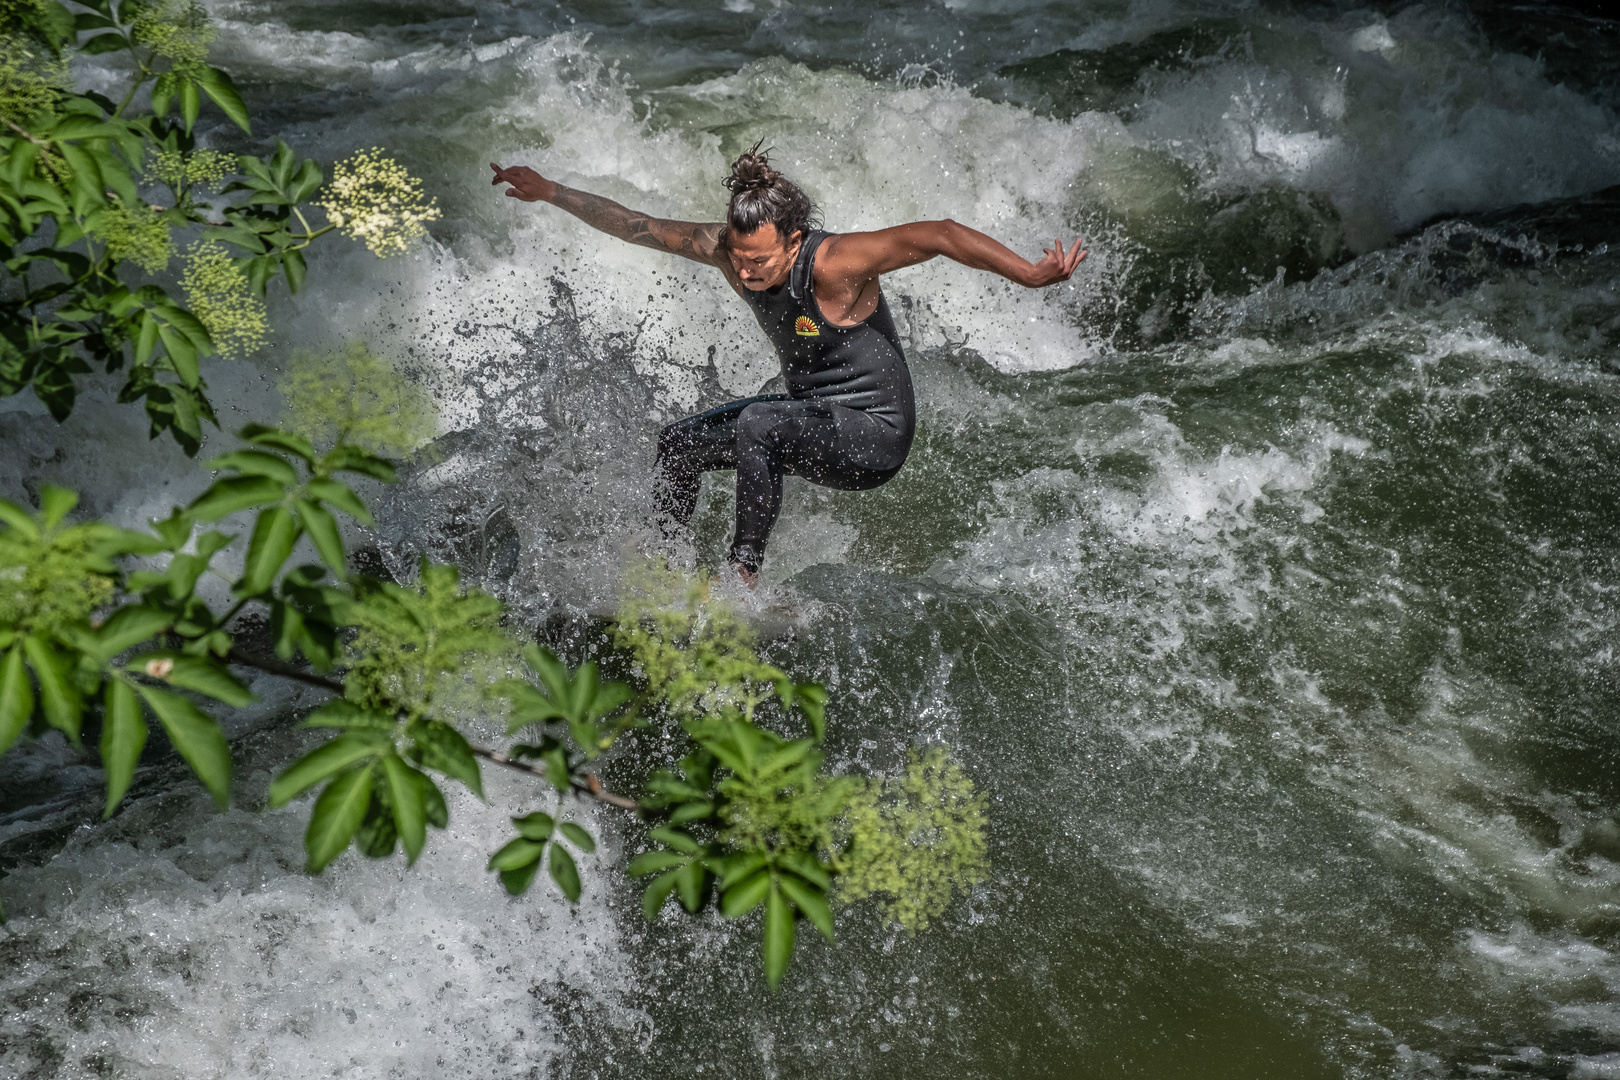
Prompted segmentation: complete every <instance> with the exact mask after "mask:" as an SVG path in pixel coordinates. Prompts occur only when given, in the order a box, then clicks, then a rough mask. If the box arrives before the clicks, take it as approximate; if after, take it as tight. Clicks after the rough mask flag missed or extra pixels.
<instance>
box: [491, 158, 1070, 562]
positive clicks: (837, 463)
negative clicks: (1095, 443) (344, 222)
mask: <svg viewBox="0 0 1620 1080" xmlns="http://www.w3.org/2000/svg"><path fill="white" fill-rule="evenodd" d="M490 168H492V169H494V170H495V178H494V180H493V181H491V182H492V183H494V184H503V183H504V184H510V185H511V187H509V188H508V189H507V191H506V194H507V195H509V196H511V197H512V198H514V199H522V200H523V201H525V202H548V203H551V204H552V205H553V206H557V207H560V208H562V209H563V210H566V211H568V212H569V213H570V214H573V215H574V216H575V217H577V218H579V219H580V220H581V221H583V222H585V223H586V224H587V225H590V226H592V227H593V228H596V229H600V230H601V231H602V232H605V233H607V234H608V235H609V236H616V237H618V238H619V239H620V240H627V241H629V242H630V243H632V244H640V245H642V246H643V247H650V248H655V249H657V250H658V251H667V252H669V253H670V254H672V255H681V256H684V257H685V258H688V259H692V260H693V261H695V262H700V263H706V264H708V265H710V266H713V267H715V268H717V269H718V270H719V271H720V272H721V273H722V274H724V275H725V277H726V281H727V282H729V283H730V284H731V287H732V288H733V289H735V290H736V291H737V295H738V296H741V297H742V298H743V300H744V301H746V302H747V304H748V306H749V307H750V308H752V309H753V311H754V316H755V318H757V319H758V320H759V325H760V326H761V328H763V329H764V331H765V334H766V336H767V337H769V338H770V339H771V344H773V345H774V346H776V354H777V357H778V358H779V359H780V360H781V362H782V375H783V377H784V379H785V380H786V382H787V389H788V392H787V393H786V394H772V395H769V396H765V397H754V398H746V399H744V400H742V401H733V402H731V403H730V404H727V405H722V406H720V407H719V408H716V409H710V410H709V411H708V412H704V413H699V414H698V415H697V416H689V417H687V418H686V419H685V420H681V421H679V422H677V423H674V424H671V425H669V426H668V427H666V428H665V429H664V430H663V432H662V433H660V435H659V436H658V460H657V464H656V467H655V470H656V477H655V480H654V484H653V497H654V501H655V503H656V505H657V508H658V510H659V512H660V514H661V515H663V516H665V517H667V518H668V519H670V520H671V521H673V522H676V523H679V524H680V525H681V526H685V525H687V524H688V523H690V521H691V519H692V514H693V512H694V511H695V510H696V508H697V495H698V483H699V481H700V479H701V478H702V475H703V473H705V472H708V471H710V470H713V469H735V470H736V472H737V525H736V531H735V533H734V534H733V536H732V541H731V550H730V553H729V555H728V558H729V560H730V562H731V563H732V565H733V566H735V567H736V568H737V571H738V573H739V574H740V575H741V576H742V579H743V581H744V583H745V584H747V585H748V587H749V588H753V586H754V583H755V582H756V581H757V580H758V575H759V568H760V564H761V563H762V562H763V560H764V558H765V541H766V539H767V538H768V537H769V536H770V532H771V527H772V526H773V525H775V524H776V516H777V514H778V513H779V512H780V511H781V508H782V477H783V476H785V475H792V476H801V477H803V478H804V479H806V480H809V481H810V482H811V483H813V484H820V485H822V486H823V487H831V488H838V489H840V490H843V491H865V490H867V489H869V488H875V487H877V486H879V485H880V484H884V483H887V482H888V481H889V480H890V479H891V478H892V477H893V476H894V475H895V474H896V473H898V472H899V471H900V468H901V466H903V465H904V464H905V462H906V456H907V455H908V454H909V453H910V452H911V440H912V435H913V434H914V432H915V430H916V406H915V403H914V401H913V398H912V392H911V373H910V371H908V370H907V368H906V358H905V354H904V351H903V350H902V349H901V347H900V335H899V334H898V332H896V330H895V327H894V319H893V318H892V317H891V316H890V314H889V305H888V302H887V301H886V300H885V299H884V298H883V290H882V287H881V286H880V284H879V281H878V279H879V277H880V276H881V275H883V274H887V273H889V272H890V271H893V270H899V269H902V268H904V267H907V266H915V265H916V264H917V263H920V262H927V261H928V260H929V259H932V258H934V257H935V256H939V255H943V256H945V257H946V258H947V259H954V260H956V261H957V262H959V263H961V264H963V265H964V266H971V267H973V268H974V269H975V270H988V271H990V272H991V273H995V274H1000V275H1001V276H1002V277H1004V278H1007V279H1008V280H1010V281H1015V282H1017V283H1018V284H1020V285H1024V286H1027V287H1028V288H1031V289H1039V288H1042V287H1044V286H1047V285H1055V284H1057V283H1058V282H1060V281H1067V280H1069V277H1070V276H1071V275H1072V274H1073V273H1074V271H1075V267H1077V266H1079V265H1080V260H1081V259H1084V258H1085V257H1086V253H1085V251H1084V250H1082V248H1081V247H1080V241H1079V240H1078V239H1076V240H1075V242H1074V244H1073V245H1072V246H1071V247H1070V248H1069V250H1068V251H1067V252H1065V251H1064V250H1063V242H1062V241H1061V240H1054V241H1053V242H1052V247H1050V248H1048V249H1046V251H1045V254H1044V255H1043V257H1042V258H1041V259H1040V261H1039V262H1030V261H1028V260H1027V259H1024V258H1023V257H1021V256H1020V255H1018V254H1017V253H1016V252H1014V251H1012V250H1011V249H1009V248H1007V247H1006V246H1004V245H1003V244H1001V243H998V242H997V241H995V240H993V239H991V238H990V237H988V236H986V235H985V234H984V233H982V232H978V231H976V230H974V229H970V228H968V227H967V226H966V225H959V224H957V223H956V222H954V221H914V222H912V223H911V224H909V225H896V226H894V227H893V228H889V229H879V230H877V231H875V232H862V233H827V232H823V231H822V230H820V229H819V228H817V227H816V225H817V222H816V218H817V216H818V215H817V212H816V207H815V205H814V204H813V203H812V202H811V201H810V198H809V197H808V196H807V195H805V193H804V192H803V191H801V190H799V187H798V186H797V185H796V184H794V183H793V182H792V181H790V180H789V179H787V177H785V176H783V175H782V174H781V173H779V172H777V171H776V170H775V169H773V168H771V167H770V163H769V161H767V159H766V155H765V153H761V152H760V150H759V144H758V143H756V144H754V148H753V149H752V150H749V151H748V152H747V153H745V154H743V155H742V156H741V157H739V158H738V159H737V160H736V161H735V162H733V163H732V166H731V175H730V176H728V177H727V178H726V179H725V180H724V184H725V186H726V187H727V188H729V189H730V191H731V201H730V203H729V205H728V206H727V207H726V220H725V221H723V222H713V223H698V222H691V221H670V220H667V219H663V218H655V217H649V216H648V215H646V214H640V213H637V212H635V211H634V210H629V209H626V208H625V207H623V206H620V205H619V204H618V203H616V202H614V201H612V200H611V199H604V198H601V197H600V196H597V195H592V194H590V193H588V192H584V191H576V190H574V189H573V188H567V187H563V186H562V185H561V184H559V183H557V182H555V181H553V180H547V179H546V178H545V177H543V176H541V175H540V174H539V173H537V172H535V171H534V170H533V169H531V168H528V167H527V166H524V165H517V166H513V167H512V168H502V167H501V166H499V165H496V164H494V163H493V162H491V163H490Z"/></svg>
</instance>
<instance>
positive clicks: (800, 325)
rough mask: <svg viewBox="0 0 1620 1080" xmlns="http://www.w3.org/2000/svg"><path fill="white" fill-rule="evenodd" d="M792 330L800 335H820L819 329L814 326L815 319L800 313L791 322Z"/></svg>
mask: <svg viewBox="0 0 1620 1080" xmlns="http://www.w3.org/2000/svg"><path fill="white" fill-rule="evenodd" d="M793 332H794V333H795V334H798V335H799V336H800V337H820V336H821V330H820V328H819V327H817V326H816V320H814V319H812V318H811V317H810V316H808V315H800V316H799V318H798V320H797V321H795V322H794V324H793Z"/></svg>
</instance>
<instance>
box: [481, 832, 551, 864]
mask: <svg viewBox="0 0 1620 1080" xmlns="http://www.w3.org/2000/svg"><path fill="white" fill-rule="evenodd" d="M545 849H546V845H544V844H541V843H537V842H536V841H533V840H525V839H523V837H521V836H520V837H518V838H517V839H516V840H508V841H507V842H506V843H505V844H504V845H502V847H501V849H500V850H499V851H497V852H496V853H495V854H493V855H491V856H490V857H489V865H488V866H487V867H485V869H486V870H516V869H517V868H518V867H520V866H527V865H528V864H529V863H532V862H538V861H539V860H540V854H541V852H543V851H545Z"/></svg>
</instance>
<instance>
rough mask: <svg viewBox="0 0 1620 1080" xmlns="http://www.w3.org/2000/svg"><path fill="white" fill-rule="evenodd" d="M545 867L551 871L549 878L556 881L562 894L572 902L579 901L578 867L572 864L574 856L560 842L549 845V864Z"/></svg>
mask: <svg viewBox="0 0 1620 1080" xmlns="http://www.w3.org/2000/svg"><path fill="white" fill-rule="evenodd" d="M546 869H547V870H549V871H551V880H552V881H555V882H556V883H557V888H559V889H561V890H562V892H563V895H564V896H566V897H568V899H569V900H570V901H571V902H572V903H575V904H577V903H579V867H577V866H575V865H574V857H573V856H572V855H570V854H568V850H567V849H566V848H564V847H563V846H562V845H561V844H552V845H551V860H550V865H549V866H547V867H546Z"/></svg>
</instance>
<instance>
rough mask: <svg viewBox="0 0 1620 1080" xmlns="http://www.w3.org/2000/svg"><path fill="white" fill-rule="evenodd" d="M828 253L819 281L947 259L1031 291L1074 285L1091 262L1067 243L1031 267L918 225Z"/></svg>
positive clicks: (1012, 254)
mask: <svg viewBox="0 0 1620 1080" xmlns="http://www.w3.org/2000/svg"><path fill="white" fill-rule="evenodd" d="M823 250H824V251H825V255H824V256H823V257H822V258H823V259H825V260H826V262H818V267H817V269H818V274H817V280H820V276H821V274H825V273H828V272H831V273H832V274H833V275H834V276H835V277H839V278H843V279H846V280H848V281H851V282H858V281H866V280H869V279H871V278H875V277H876V276H877V275H879V274H887V273H889V272H890V271H891V270H899V269H901V268H903V267H907V266H915V265H916V264H918V263H920V262H927V261H928V260H929V259H932V258H935V257H937V256H940V255H943V256H945V258H947V259H953V260H955V261H956V262H959V263H961V264H962V265H964V266H971V267H973V268H974V269H975V270H988V271H990V272H991V273H993V274H1000V275H1001V276H1002V277H1004V278H1007V279H1008V280H1009V281H1016V282H1017V283H1018V284H1020V285H1024V286H1027V287H1028V288H1031V289H1039V288H1042V287H1044V286H1047V285H1055V284H1057V283H1058V282H1060V281H1067V280H1069V278H1070V277H1071V276H1072V275H1073V274H1074V271H1075V268H1076V267H1078V266H1079V265H1080V260H1081V259H1084V258H1085V257H1086V252H1085V249H1084V248H1082V247H1081V246H1080V240H1079V239H1076V240H1075V242H1074V245H1073V246H1072V247H1070V248H1069V250H1068V251H1064V250H1063V241H1062V240H1054V241H1053V242H1052V246H1051V247H1049V248H1047V249H1046V250H1045V254H1044V255H1043V256H1042V258H1041V259H1040V261H1038V262H1030V261H1029V260H1028V259H1026V258H1024V257H1023V256H1021V255H1019V254H1018V253H1017V252H1016V251H1013V250H1012V249H1011V248H1009V247H1007V246H1006V245H1005V244H1003V243H1001V242H1000V241H999V240H996V239H994V238H993V237H990V236H986V235H985V234H984V233H982V232H979V231H978V230H977V229H970V228H968V227H967V226H966V225H961V224H958V223H957V222H954V221H913V222H912V223H910V224H909V225H896V226H895V227H894V228H892V229H879V230H877V231H876V232H866V233H844V234H842V235H840V236H835V237H833V238H831V239H830V240H829V241H828V242H827V245H826V247H825V248H824V249H823Z"/></svg>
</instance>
